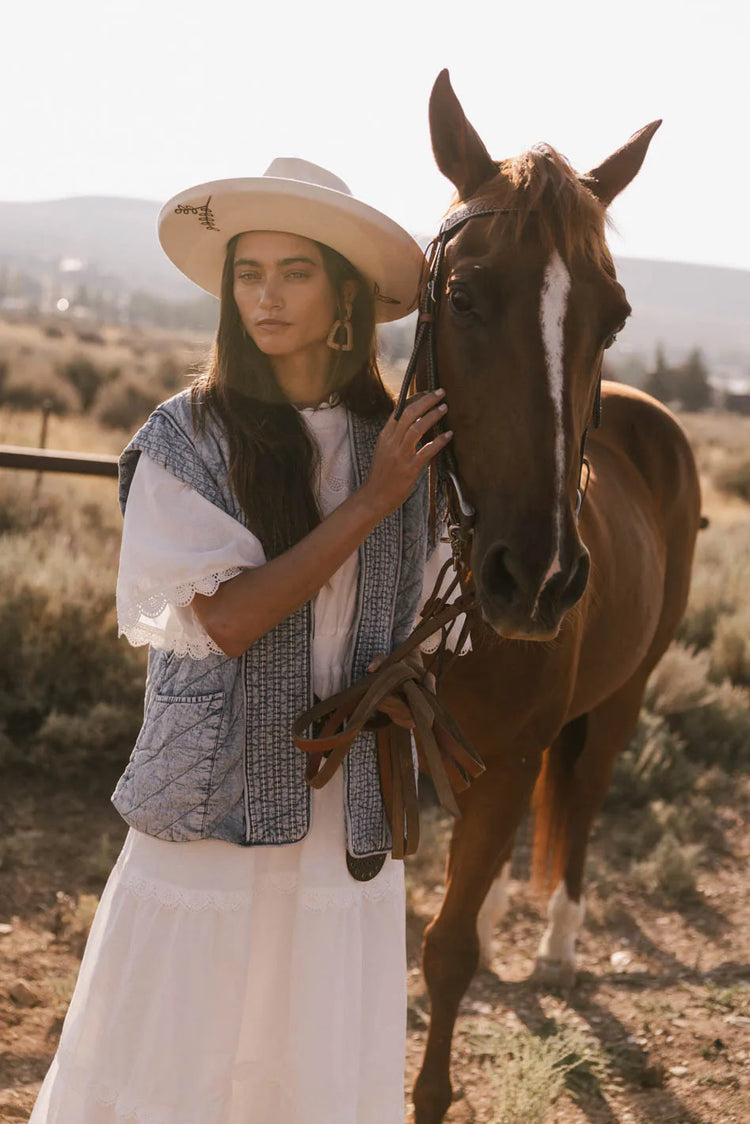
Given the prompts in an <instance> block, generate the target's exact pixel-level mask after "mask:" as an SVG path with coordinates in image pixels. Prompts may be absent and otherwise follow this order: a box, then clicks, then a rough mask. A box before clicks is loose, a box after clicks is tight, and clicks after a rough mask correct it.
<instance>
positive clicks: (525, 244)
mask: <svg viewBox="0 0 750 1124" xmlns="http://www.w3.org/2000/svg"><path fill="white" fill-rule="evenodd" d="M659 124H660V122H658V121H656V122H654V123H653V124H651V125H648V126H646V128H645V129H642V130H641V131H640V132H639V133H636V134H635V135H634V136H633V137H632V138H631V139H630V140H629V141H628V142H627V144H625V145H624V146H623V147H622V148H621V149H619V150H618V151H617V152H615V153H614V155H613V156H610V157H609V158H608V159H607V160H605V161H604V163H603V164H601V165H600V166H599V167H598V168H596V169H594V170H593V171H591V172H589V173H588V174H587V175H584V176H579V175H577V174H576V173H575V172H574V171H573V169H572V168H571V167H570V166H569V164H568V163H567V162H566V161H565V160H564V158H563V157H561V156H560V155H559V154H558V153H557V152H555V151H554V149H552V148H550V147H548V146H546V145H543V146H539V147H537V148H534V149H532V150H531V151H530V152H526V153H524V154H523V155H522V156H520V157H517V158H516V159H512V160H504V161H500V162H495V161H493V160H492V159H491V158H490V156H489V155H488V153H487V150H486V149H485V147H484V145H483V144H482V141H481V140H480V138H479V136H478V135H477V133H476V132H475V130H474V129H473V128H472V126H471V125H470V124H469V122H468V121H467V119H466V117H465V115H464V112H463V110H462V108H461V106H460V104H459V102H458V99H457V98H456V95H455V94H454V92H453V89H452V87H451V84H450V80H449V78H448V72H447V71H443V72H442V73H441V74H440V75H439V77H438V79H437V81H436V83H435V86H434V89H433V91H432V97H431V100H430V129H431V133H432V146H433V151H434V153H435V159H436V161H437V164H438V167H439V168H440V170H441V171H442V172H443V173H444V174H445V175H446V176H447V177H448V178H449V179H450V180H451V181H452V182H453V183H454V184H455V186H456V189H457V191H458V197H457V200H456V203H455V206H460V205H461V204H466V203H470V204H471V209H472V210H474V209H477V210H485V209H487V210H491V211H492V212H493V213H492V214H490V215H484V216H475V217H472V218H471V219H470V220H469V221H468V222H466V223H464V224H463V225H461V226H459V227H457V229H456V233H455V234H454V235H449V238H448V241H447V243H446V245H445V252H444V259H443V263H442V267H441V270H440V284H439V287H438V291H437V292H436V293H435V296H436V298H437V300H438V302H439V304H438V308H439V315H438V320H437V341H436V354H437V366H438V372H439V379H440V383H441V384H442V385H443V386H444V387H445V390H446V399H447V402H448V407H449V415H448V417H449V423H450V425H451V428H452V429H453V431H454V434H455V436H454V438H453V449H454V452H455V456H456V460H457V464H458V473H459V477H460V481H461V486H462V488H463V489H464V491H465V493H466V496H467V498H468V500H469V501H470V503H471V504H472V505H473V506H474V507H475V509H476V512H477V517H476V525H475V533H474V542H473V547H472V558H471V564H472V570H473V573H474V579H475V584H476V590H477V597H478V601H479V605H480V606H481V609H482V613H483V616H484V618H485V620H486V621H487V622H488V623H489V624H490V625H491V626H492V627H493V628H494V630H495V631H496V632H497V633H499V634H500V635H501V636H504V637H507V638H509V639H528V640H548V639H551V638H552V637H554V636H556V635H557V632H558V631H559V628H560V624H561V621H562V618H563V616H564V614H565V613H566V612H567V610H568V609H570V608H571V607H572V606H573V605H574V604H575V603H576V602H577V601H578V600H579V598H580V597H581V596H582V594H583V592H584V589H585V587H586V583H587V580H588V573H589V556H588V551H587V550H586V547H585V546H584V545H583V542H582V541H581V538H580V536H579V534H578V527H577V523H576V499H577V489H578V485H579V477H580V469H581V448H582V441H583V437H584V433H585V430H586V427H587V426H588V424H589V421H590V419H591V417H592V413H593V411H594V408H595V402H596V397H597V389H598V385H599V380H600V377H601V365H602V357H603V354H604V350H605V348H607V347H608V346H609V344H610V343H611V342H612V340H613V338H614V335H615V333H616V332H617V331H618V330H619V329H620V328H621V327H622V326H623V324H624V322H625V320H626V319H627V317H628V315H629V313H630V306H629V304H628V302H627V300H626V299H625V292H624V290H623V288H622V286H621V285H619V284H618V283H617V279H616V276H615V270H614V266H613V263H612V258H611V256H610V253H609V251H608V249H607V245H606V242H605V238H604V226H605V214H606V208H607V206H608V205H609V203H611V201H612V200H613V199H614V198H615V196H616V195H617V194H618V193H619V192H620V191H622V189H623V188H624V187H626V186H627V184H628V183H629V182H630V181H631V179H632V178H633V177H634V176H635V174H636V172H637V171H638V169H639V168H640V166H641V163H642V162H643V158H644V156H645V154H646V150H647V148H648V144H649V141H650V140H651V137H652V136H653V134H654V133H655V132H656V129H657V128H658V126H659Z"/></svg>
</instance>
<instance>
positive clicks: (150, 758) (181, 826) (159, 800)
mask: <svg viewBox="0 0 750 1124" xmlns="http://www.w3.org/2000/svg"><path fill="white" fill-rule="evenodd" d="M223 713H224V692H223V691H216V692H214V693H212V694H208V695H163V694H156V693H155V694H152V695H151V697H150V699H149V701H148V705H147V707H146V714H145V717H144V722H143V726H142V727H141V731H140V733H139V735H138V738H137V740H136V743H135V746H134V747H133V752H132V754H131V757H130V761H129V763H128V766H127V768H126V770H125V772H124V774H123V776H122V778H121V779H120V782H119V783H118V785H117V788H116V790H115V793H114V796H113V801H114V803H115V807H116V808H117V809H118V811H119V812H120V813H121V814H122V815H123V816H124V818H125V819H126V820H127V822H128V823H129V824H130V825H131V826H132V827H135V828H137V829H138V830H139V831H144V832H146V833H147V834H149V835H157V836H161V837H162V838H166V839H195V838H200V837H201V836H202V835H203V834H204V829H205V820H206V815H207V808H208V801H209V798H210V796H211V781H212V776H213V770H214V763H215V760H216V754H217V751H218V748H219V739H220V734H221V724H222V717H223Z"/></svg>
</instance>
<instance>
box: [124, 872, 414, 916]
mask: <svg viewBox="0 0 750 1124" xmlns="http://www.w3.org/2000/svg"><path fill="white" fill-rule="evenodd" d="M400 875H401V871H400V870H399V869H398V868H395V870H394V873H391V874H386V876H385V877H383V878H376V879H374V880H373V881H372V882H361V883H353V884H352V886H351V887H348V886H316V887H308V886H305V885H304V884H302V885H300V881H299V879H298V877H297V875H296V874H261V875H258V876H256V878H255V886H254V887H253V888H252V889H250V890H188V889H186V888H184V887H181V886H175V885H173V884H171V883H169V882H160V881H158V880H156V879H153V878H143V877H139V876H138V875H136V874H126V875H123V877H122V878H121V880H120V885H121V886H122V887H123V889H125V890H127V891H128V893H131V894H133V895H134V896H135V897H137V898H141V899H142V900H144V901H155V902H158V903H159V905H163V906H166V907H167V908H168V909H187V910H189V911H190V912H194V913H201V912H203V911H205V910H215V911H217V912H220V913H228V912H229V913H234V912H237V911H238V910H240V909H245V908H247V907H248V906H249V905H251V904H252V902H253V899H254V898H255V896H256V894H258V893H262V892H264V891H265V892H268V891H271V892H273V893H277V894H294V893H299V898H300V903H301V905H302V908H303V909H305V910H309V911H310V912H312V913H322V912H323V911H324V910H327V909H350V908H351V907H352V906H356V905H359V904H360V903H361V902H362V901H368V902H372V901H384V900H385V899H386V898H395V897H397V896H398V895H399V894H400V892H401V881H402V880H401V877H400Z"/></svg>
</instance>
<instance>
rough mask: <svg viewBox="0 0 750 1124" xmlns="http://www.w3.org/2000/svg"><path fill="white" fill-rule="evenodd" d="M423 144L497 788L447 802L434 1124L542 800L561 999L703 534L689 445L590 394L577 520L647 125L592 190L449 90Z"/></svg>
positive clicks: (474, 662)
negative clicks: (524, 831)
mask: <svg viewBox="0 0 750 1124" xmlns="http://www.w3.org/2000/svg"><path fill="white" fill-rule="evenodd" d="M430 125H431V132H432V144H433V150H434V153H435V158H436V160H437V163H438V166H439V167H440V169H441V171H442V172H443V173H444V174H445V175H446V176H448V178H449V179H450V180H451V181H452V182H453V183H454V184H455V186H456V188H457V191H458V197H457V200H456V203H455V204H454V209H455V208H457V207H460V206H462V205H464V206H465V205H466V204H467V203H468V204H469V207H468V209H469V210H471V212H472V217H471V218H469V220H468V221H467V222H466V223H464V224H463V225H461V226H459V227H457V229H456V233H455V235H453V236H449V238H448V240H447V242H446V244H445V252H444V259H443V263H442V268H441V272H440V283H439V286H438V287H437V291H436V292H435V298H436V300H437V302H438V303H437V311H438V316H437V329H436V341H435V357H436V362H437V372H438V377H439V380H440V383H441V384H442V385H443V386H444V387H445V390H446V400H447V402H448V408H449V414H448V416H449V424H450V425H451V427H452V429H453V430H454V433H455V437H454V440H453V447H454V452H455V458H456V464H457V469H458V478H459V481H460V487H461V489H462V491H463V493H464V495H465V497H466V498H467V499H468V501H469V503H470V504H471V505H473V507H474V508H475V510H476V523H475V527H474V533H473V541H472V546H471V557H470V565H471V572H472V575H473V578H472V580H473V583H474V587H475V590H476V595H477V602H478V606H479V610H478V612H477V613H476V614H475V618H476V619H475V620H474V621H473V622H472V643H473V650H472V651H471V652H470V653H469V654H468V655H465V656H463V657H462V658H461V659H458V660H456V661H455V662H454V663H453V665H452V666H451V668H450V670H449V671H448V673H447V674H446V676H445V677H444V679H443V682H442V684H441V688H440V694H441V698H443V700H444V701H445V702H446V703H447V704H448V707H449V708H450V710H451V711H452V712H453V713H454V715H455V716H456V718H457V720H458V722H459V724H460V725H461V727H462V728H463V730H464V731H465V733H466V734H467V735H468V737H469V739H470V740H471V741H472V742H473V744H474V746H475V747H476V749H477V750H478V751H479V753H480V754H481V756H482V757H483V759H484V762H485V764H486V766H487V770H486V773H485V774H484V775H483V776H482V777H481V778H480V779H479V780H478V781H476V782H475V783H474V785H473V786H472V787H471V789H469V790H468V792H466V793H464V794H463V795H462V796H461V798H460V805H461V811H462V818H461V819H460V820H459V821H458V822H457V823H456V827H455V830H454V833H453V839H452V842H451V847H450V855H449V859H448V869H447V878H446V894H445V900H444V902H443V905H442V908H441V910H440V913H439V915H438V916H437V918H436V919H435V920H434V921H433V922H432V924H431V925H430V926H429V927H428V929H427V932H426V935H425V940H424V973H425V979H426V983H427V987H428V990H429V994H430V999H431V1023H430V1030H429V1036H428V1041H427V1048H426V1053H425V1058H424V1063H423V1067H422V1071H421V1073H420V1075H419V1077H418V1079H417V1083H416V1086H415V1090H414V1103H415V1107H416V1121H417V1122H418V1124H436V1122H437V1121H440V1120H442V1119H443V1117H444V1114H445V1113H446V1111H447V1110H448V1106H449V1104H450V1102H451V1084H450V1074H449V1065H450V1049H451V1038H452V1034H453V1027H454V1022H455V1018H456V1013H457V1010H458V1005H459V1002H460V1000H461V997H462V996H463V994H464V992H465V990H466V988H467V986H468V984H469V981H470V979H471V977H472V974H473V973H474V971H475V969H476V967H477V965H478V962H479V959H480V937H479V935H478V924H479V928H480V930H481V931H482V932H483V939H484V943H485V945H486V943H487V938H488V934H489V932H490V930H491V916H490V915H491V913H492V911H493V908H495V907H496V906H497V904H498V897H501V896H502V895H501V893H500V894H498V892H497V886H498V884H496V886H495V888H493V883H494V882H495V880H496V879H498V877H499V878H500V882H499V887H500V890H501V891H502V886H503V876H504V873H505V872H507V865H506V864H507V863H508V860H509V857H510V853H511V847H512V844H513V837H514V834H515V831H516V828H517V827H518V825H519V823H520V821H521V820H522V818H523V816H524V815H525V813H526V811H527V809H528V807H529V803H530V799H531V796H532V792H533V791H534V788H535V785H536V792H537V801H536V822H537V828H536V840H535V863H536V866H537V870H539V871H541V872H542V873H543V875H544V876H545V877H546V880H547V882H548V884H549V885H550V886H551V887H554V892H553V894H552V898H551V902H550V911H549V927H548V929H547V931H546V933H545V934H544V937H543V939H542V943H541V947H540V951H539V959H538V966H539V971H540V973H541V975H542V976H543V977H544V979H545V980H546V981H549V982H552V983H557V984H565V985H569V984H570V983H571V982H572V980H573V976H574V972H575V953H574V946H575V939H576V933H577V931H578V929H579V927H580V925H581V922H582V920H583V912H584V900H583V897H582V879H583V866H584V858H585V853H586V846H587V841H588V835H589V830H590V827H591V822H592V819H593V817H594V816H595V814H596V813H597V811H598V810H599V808H600V806H601V804H602V801H603V799H604V796H605V793H606V791H607V787H608V784H609V781H610V776H611V772H612V767H613V763H614V758H615V755H616V754H617V752H618V751H619V750H620V749H622V748H623V747H624V746H625V745H626V744H627V742H628V741H629V739H630V738H631V736H632V734H633V731H634V729H635V726H636V722H637V719H638V712H639V709H640V706H641V700H642V697H643V691H644V687H645V684H646V680H647V678H648V676H649V673H650V672H651V670H652V669H653V667H654V666H655V664H656V663H657V661H658V660H659V658H660V657H661V655H662V654H663V652H664V651H665V649H666V648H667V646H668V644H669V643H670V641H671V639H672V637H673V635H674V632H675V629H676V627H677V625H678V623H679V620H680V618H681V616H682V613H683V611H684V608H685V603H686V600H687V595H688V586H689V582H690V570H691V563H692V557H693V549H694V544H695V538H696V534H697V531H698V527H699V522H700V492H699V485H698V479H697V474H696V469H695V463H694V460H693V456H692V453H691V451H690V448H689V446H688V442H687V440H686V438H685V435H684V433H683V431H682V429H681V428H680V426H679V425H678V423H677V422H676V420H675V419H674V417H672V415H671V414H670V413H669V412H668V411H667V410H666V409H664V407H662V406H661V405H660V404H659V403H658V402H656V401H654V400H653V399H651V398H649V397H647V396H646V395H644V394H641V393H639V392H638V391H636V390H632V389H629V388H628V387H625V386H620V385H618V384H616V383H605V384H604V387H603V393H602V398H603V401H602V408H601V427H600V428H598V429H596V430H592V432H591V434H590V436H589V439H588V444H587V445H586V457H587V459H588V461H589V462H590V472H589V474H588V487H587V491H586V496H585V501H584V502H583V506H582V508H581V511H580V517H579V519H578V520H577V519H576V507H577V503H576V500H577V489H578V487H579V480H580V476H581V448H582V442H583V439H584V433H585V430H586V428H587V427H588V426H589V423H590V420H591V419H592V415H594V414H596V412H597V409H598V407H597V402H598V387H599V380H600V375H601V365H602V356H603V353H604V349H605V348H606V347H608V346H609V344H610V343H611V342H612V339H613V337H614V334H615V333H616V332H617V331H618V330H619V329H620V328H621V327H622V326H623V324H624V322H625V320H626V318H627V316H628V315H629V313H630V306H629V305H628V303H627V300H626V299H625V293H624V291H623V289H622V287H621V286H620V285H619V284H618V283H617V279H616V276H615V269H614V266H613V263H612V258H611V256H610V253H609V251H608V249H607V246H606V242H605V237H604V227H605V213H606V208H607V206H608V205H609V203H610V202H611V201H612V200H613V199H614V198H615V196H616V195H617V194H618V193H619V192H620V191H621V190H622V189H623V188H624V187H626V186H627V184H628V183H629V182H630V181H631V180H632V178H633V177H634V176H635V174H636V173H637V171H638V170H639V168H640V166H641V163H642V161H643V159H644V156H645V154H646V150H647V148H648V144H649V141H650V140H651V137H652V136H653V134H654V132H655V131H656V128H657V127H658V122H656V123H654V124H652V125H649V126H647V127H646V128H645V129H642V130H641V131H640V132H639V133H636V134H635V135H634V136H633V137H632V138H631V139H630V140H629V141H628V142H627V143H626V144H625V145H624V146H623V147H622V148H621V149H619V150H618V151H617V152H616V153H615V154H614V155H613V156H611V157H609V158H608V159H607V160H605V161H604V163H603V164H601V165H600V166H599V167H598V168H596V169H595V170H594V171H592V172H589V173H588V174H587V175H585V176H578V175H576V173H575V172H574V171H573V170H572V168H571V167H570V166H569V165H568V164H567V162H566V161H565V160H564V159H563V158H562V157H561V156H559V155H558V154H557V153H556V152H555V151H554V150H553V149H551V148H549V147H547V146H541V147H538V148H535V149H532V150H531V151H530V152H527V153H525V154H524V155H523V156H521V157H519V158H517V159H513V160H506V161H502V162H499V163H496V162H495V161H493V160H492V159H490V157H489V155H488V153H487V151H486V149H485V147H484V145H483V144H482V142H481V140H480V139H479V137H478V135H477V134H476V132H475V131H474V129H473V128H472V126H471V125H470V124H469V122H468V121H467V120H466V117H465V116H464V113H463V110H462V109H461V106H460V105H459V103H458V100H457V99H456V96H455V94H454V93H453V90H452V88H451V85H450V82H449V79H448V74H447V72H446V71H444V72H443V73H442V74H441V75H440V76H439V77H438V80H437V82H436V83H435V87H434V89H433V92H432V98H431V102H430ZM465 209H466V208H465ZM488 211H490V212H491V213H487V212H488ZM474 212H477V213H474ZM449 214H450V212H449ZM421 374H422V381H424V370H423V369H422V371H421ZM583 483H584V485H585V484H586V472H585V471H584V472H583ZM483 903H485V905H484V909H482V906H483ZM480 910H481V914H480ZM485 955H486V948H485Z"/></svg>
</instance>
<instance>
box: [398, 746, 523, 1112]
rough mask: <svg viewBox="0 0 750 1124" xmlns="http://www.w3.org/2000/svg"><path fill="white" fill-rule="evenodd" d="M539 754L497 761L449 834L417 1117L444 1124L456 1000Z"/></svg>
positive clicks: (434, 932)
mask: <svg viewBox="0 0 750 1124" xmlns="http://www.w3.org/2000/svg"><path fill="white" fill-rule="evenodd" d="M540 756H541V755H536V754H533V755H532V754H526V755H525V756H519V758H518V763H517V765H516V766H515V767H509V766H508V762H507V760H506V761H503V762H502V763H498V764H496V765H494V767H492V768H490V769H489V770H488V772H487V773H485V774H484V775H483V776H482V777H481V778H480V779H479V780H478V781H476V782H475V783H474V785H473V786H472V789H471V790H470V791H469V792H468V793H467V794H466V796H465V797H464V799H463V800H462V803H461V811H462V818H461V819H460V820H459V821H458V822H457V824H456V826H455V829H454V832H453V838H452V840H451V847H450V854H449V858H448V870H447V878H446V891H445V899H444V901H443V905H442V907H441V909H440V912H439V914H438V916H437V917H436V918H435V920H434V921H433V922H432V923H431V924H430V925H429V926H428V927H427V930H426V932H425V937H424V947H423V959H422V965H423V970H424V976H425V982H426V984H427V990H428V992H429V996H430V1029H429V1033H428V1036H427V1047H426V1049H425V1056H424V1061H423V1063H422V1069H421V1071H420V1073H419V1076H418V1077H417V1081H416V1084H415V1086H414V1108H415V1117H414V1119H415V1122H416V1124H439V1122H440V1121H441V1120H442V1119H443V1118H444V1116H445V1114H446V1112H447V1111H448V1108H449V1107H450V1103H451V1100H452V1097H453V1090H452V1086H451V1080H450V1052H451V1043H452V1040H453V1028H454V1026H455V1022H456V1016H457V1014H458V1007H459V1004H460V1002H461V999H462V998H463V995H464V993H465V992H466V989H467V987H468V986H469V982H470V981H471V977H472V976H473V975H474V972H475V971H476V968H477V964H478V962H479V938H478V936H477V915H478V913H479V910H480V907H481V905H482V902H483V901H484V899H485V897H486V895H487V892H488V890H489V889H490V886H491V884H492V881H493V879H494V878H495V876H496V875H497V873H498V870H499V869H500V866H501V865H502V863H503V862H504V860H505V859H506V858H507V857H508V855H509V853H510V848H511V846H512V842H513V836H514V834H515V831H516V828H517V827H518V824H519V823H520V821H521V819H522V818H523V815H524V813H525V812H526V809H527V807H528V804H529V799H530V797H531V792H532V790H533V787H534V781H535V779H536V775H537V773H538V771H539V763H540Z"/></svg>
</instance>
